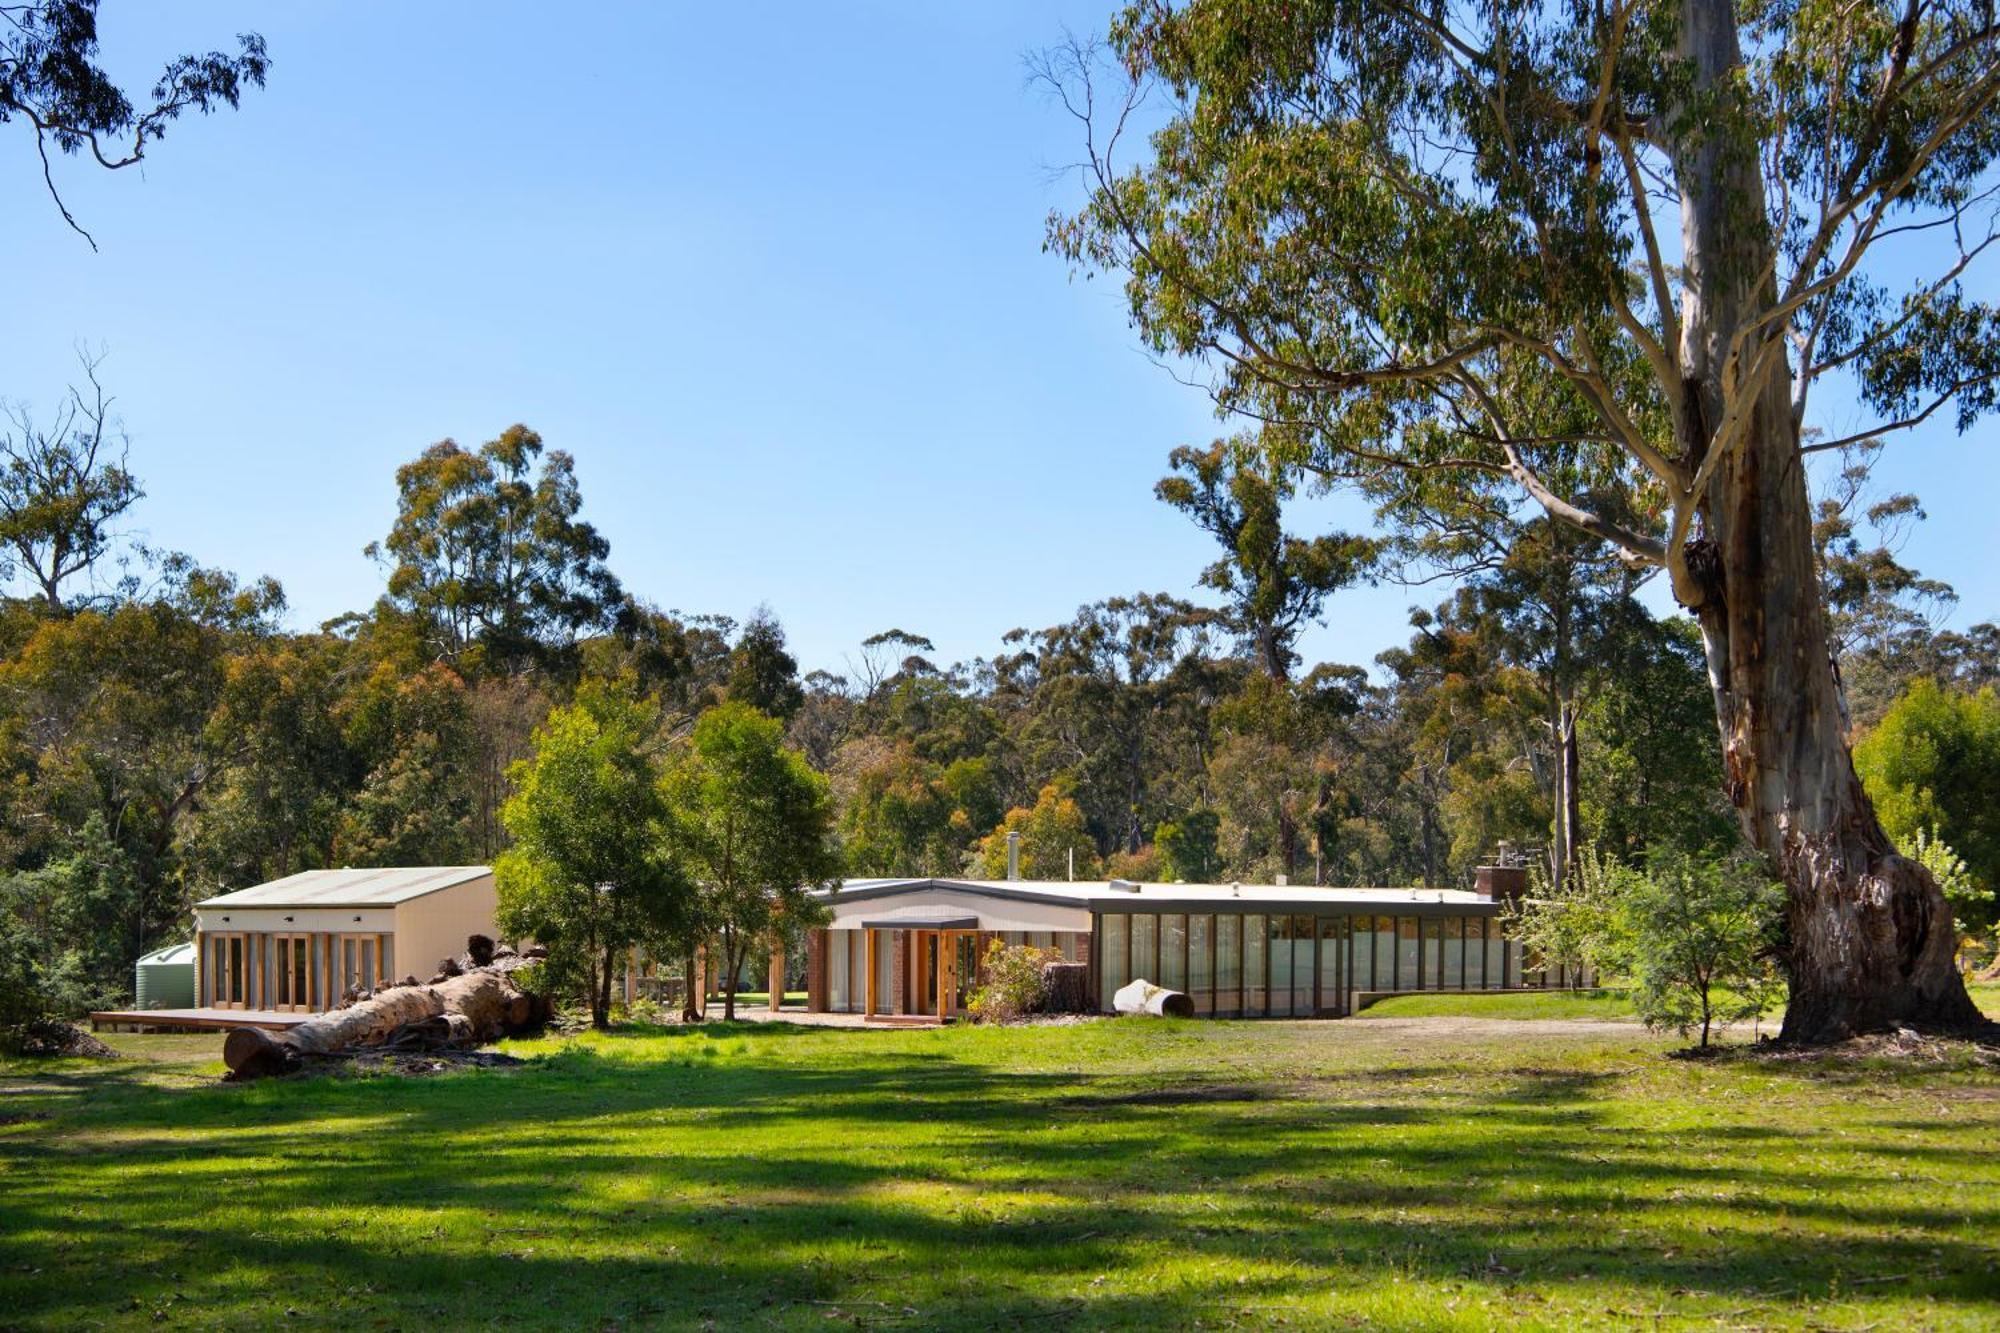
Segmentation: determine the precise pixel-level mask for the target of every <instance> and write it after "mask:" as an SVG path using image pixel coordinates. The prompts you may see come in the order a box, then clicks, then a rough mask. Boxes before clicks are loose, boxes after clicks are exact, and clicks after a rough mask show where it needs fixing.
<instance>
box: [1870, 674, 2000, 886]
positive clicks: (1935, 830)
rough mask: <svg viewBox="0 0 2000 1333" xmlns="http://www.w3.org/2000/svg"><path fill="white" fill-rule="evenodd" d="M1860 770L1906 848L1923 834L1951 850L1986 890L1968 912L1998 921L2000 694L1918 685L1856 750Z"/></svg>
mask: <svg viewBox="0 0 2000 1333" xmlns="http://www.w3.org/2000/svg"><path fill="white" fill-rule="evenodd" d="M1854 766H1855V769H1856V770H1857V771H1858V772H1859V773H1860V774H1861V780H1862V782H1863V784H1864V785H1865V786H1866V787H1867V789H1868V795H1869V798H1870V799H1871V800H1873V801H1874V803H1875V811H1876V813H1877V815H1879V816H1880V817H1881V820H1882V827H1883V828H1884V829H1885V830H1887V831H1888V834H1889V836H1890V837H1892V838H1894V839H1895V840H1896V842H1897V844H1898V845H1899V846H1902V847H1904V848H1905V849H1908V848H1911V847H1914V846H1915V844H1916V840H1917V838H1918V837H1919V835H1922V836H1924V837H1928V838H1935V839H1937V840H1939V841H1942V842H1944V843H1947V844H1949V845H1950V847H1951V849H1952V850H1953V851H1955V852H1956V853H1958V855H1959V856H1961V857H1963V858H1964V861H1965V865H1966V868H1967V869H1968V870H1969V871H1970V873H1971V875H1972V877H1973V879H1974V880H1975V881H1976V882H1977V884H1978V886H1979V890H1980V893H1979V895H1978V901H1975V902H1971V903H1967V904H1966V910H1967V911H1968V912H1969V913H1970V915H1971V916H1972V919H1973V921H1974V922H1975V923H1976V924H1984V923H1987V922H1991V921H1992V920H1993V919H1994V917H1995V915H1996V900H1995V897H1994V895H1995V893H1996V891H1997V890H2000V801H1996V800H1995V799H1994V793H1996V792H2000V691H1996V690H1995V689H1994V688H1993V687H1992V686H1988V687H1986V688H1984V689H1981V690H1979V691H1977V692H1976V693H1974V692H1966V691H1959V690H1952V689H1947V688H1945V687H1943V686H1940V685H1939V684H1937V683H1936V682H1935V681H1930V680H1919V681H1917V682H1916V683H1915V684H1913V685H1912V686H1911V687H1910V689H1909V692H1908V693H1906V694H1905V695H1903V697H1902V698H1900V699H1898V700H1897V701H1896V702H1895V704H1893V705H1892V706H1891V707H1890V709H1889V711H1888V712H1887V713H1886V714H1884V715H1883V718H1882V721H1881V723H1880V724H1879V725H1878V726H1876V728H1875V729H1874V730H1873V731H1871V732H1869V733H1868V734H1867V735H1866V736H1864V737H1863V738H1862V739H1861V742H1860V743H1859V744H1858V745H1856V746H1855V747H1854Z"/></svg>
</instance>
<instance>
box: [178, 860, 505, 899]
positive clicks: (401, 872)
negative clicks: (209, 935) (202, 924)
mask: <svg viewBox="0 0 2000 1333" xmlns="http://www.w3.org/2000/svg"><path fill="white" fill-rule="evenodd" d="M492 873H493V867H491V866H396V867H386V868H383V869H380V870H302V871H300V872H299V873H298V874H296V875H287V876H285V877H284V878H283V879H274V880H272V881H271V882H270V883H268V884H258V885H256V886H254V887H252V888H248V889H238V890H236V892H234V893H225V894H223V895H222V896H221V897H219V898H208V899H205V900H204V901H202V902H199V903H196V904H195V906H197V907H394V906H395V905H396V904H397V903H406V902H408V901H410V899H412V898H421V897H423V896H424V895H425V894H427V893H436V892H437V891H438V890H439V889H448V888H450V887H452V886H453V885H454V884H463V883H465V882H466V881H468V880H474V879H478V878H480V877H481V876H482V875H490V874H492Z"/></svg>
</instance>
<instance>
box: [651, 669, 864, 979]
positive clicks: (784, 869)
mask: <svg viewBox="0 0 2000 1333" xmlns="http://www.w3.org/2000/svg"><path fill="white" fill-rule="evenodd" d="M664 790H665V793H666V797H667V801H668V805H669V807H670V810H671V819H672V830H673V842H674V846H675V849H676V851H677V852H678V854H679V855H680V856H681V857H683V858H684V860H685V863H686V865H687V868H688V871H689V873H690V874H691V875H692V876H693V878H694V881H695V883H696V885H697V887H698V894H697V898H696V913H697V920H698V922H699V925H700V927H701V929H702V931H703V933H710V932H713V933H715V934H718V935H719V936H720V937H721V942H722V954H723V957H722V964H723V966H722V975H723V977H724V979H725V980H724V985H725V991H724V996H725V999H724V1006H725V1007H724V1012H725V1013H726V1014H727V1015H728V1016H729V1017H731V1018H733V1017H735V1010H736V987H737V980H738V978H739V976H740V974H741V972H742V966H743V960H744V958H745V956H746V955H747V954H748V953H750V952H752V951H754V950H755V949H757V948H758V947H759V946H760V945H761V944H762V943H763V942H764V941H765V940H766V939H767V938H768V937H769V936H770V935H771V934H772V933H773V932H774V931H776V932H781V933H783V934H784V935H785V936H786V937H787V939H789V940H791V941H793V942H794V944H796V941H797V940H799V939H800V938H802V936H803V932H804V931H805V929H806V928H807V927H809V926H813V925H816V924H818V922H819V920H820V918H821V917H822V916H823V914H824V910H825V909H824V908H821V907H819V906H818V905H817V904H816V903H815V902H814V901H813V900H812V899H811V898H809V897H807V892H808V891H809V890H811V889H813V888H818V887H823V886H825V885H827V884H829V883H831V882H832V881H833V880H834V879H835V878H836V877H838V876H839V874H840V873H841V858H840V850H839V844H838V842H837V841H836V839H835V837H834V808H833V798H832V794H831V792H830V790H829V788H828V785H827V781H826V779H825V778H824V777H822V776H821V775H820V774H818V773H815V772H814V771H813V770H812V768H811V767H810V766H809V765H808V764H807V763H806V762H805V760H804V759H803V758H802V757H801V756H800V755H799V753H798V751H796V750H793V749H790V748H788V747H787V746H786V745H785V743H784V728H783V726H782V725H781V724H780V723H779V722H778V721H777V719H775V718H772V717H768V716H766V715H765V714H763V713H760V712H758V711H757V710H756V709H754V708H752V707H750V706H749V705H748V704H745V703H740V702H736V701H731V702H727V703H722V704H718V705H716V706H715V707H714V708H711V709H709V710H708V711H707V712H706V713H703V714H702V715H701V717H700V718H698V719H697V720H696V722H695V725H694V732H693V734H692V736H691V737H690V738H689V741H688V744H687V746H686V747H685V749H684V750H683V751H682V752H681V753H680V754H679V755H678V756H676V758H675V760H674V762H673V764H672V765H671V767H670V769H669V771H668V773H667V777H666V780H665V783H664Z"/></svg>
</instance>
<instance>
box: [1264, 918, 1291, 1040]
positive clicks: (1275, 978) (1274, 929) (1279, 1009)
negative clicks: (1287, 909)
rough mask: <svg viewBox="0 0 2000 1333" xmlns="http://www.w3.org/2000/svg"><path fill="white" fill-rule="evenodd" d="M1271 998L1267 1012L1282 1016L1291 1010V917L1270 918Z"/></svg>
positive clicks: (1276, 1016) (1274, 1015)
mask: <svg viewBox="0 0 2000 1333" xmlns="http://www.w3.org/2000/svg"><path fill="white" fill-rule="evenodd" d="M1270 947H1271V999H1270V1008H1269V1012H1270V1014H1271V1016H1272V1017H1274V1018H1283V1017H1285V1016H1286V1015H1288V1014H1290V1013H1291V1012H1292V918H1291V917H1288V916H1274V917H1272V918H1271V946H1270Z"/></svg>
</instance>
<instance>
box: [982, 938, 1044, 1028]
mask: <svg viewBox="0 0 2000 1333" xmlns="http://www.w3.org/2000/svg"><path fill="white" fill-rule="evenodd" d="M1059 957H1060V956H1059V955H1057V954H1054V953H1051V952H1049V951H1048V950H1046V949H1038V948H1036V947H1035V946H1034V945H1032V944H1008V943H1006V942H1005V941H1004V940H994V941H993V942H992V943H991V944H989V945H987V946H986V957H985V958H984V959H982V960H981V963H980V966H981V969H982V977H981V981H980V984H979V986H978V987H977V988H976V989H975V990H974V991H973V992H972V997H971V999H970V1000H969V1001H968V1002H967V1005H966V1007H967V1008H968V1009H970V1010H971V1011H972V1016H973V1017H974V1018H976V1019H978V1020H979V1021H980V1022H982V1023H1012V1022H1014V1021H1016V1020H1018V1019H1019V1018H1021V1017H1022V1016H1023V1015H1026V1014H1032V1013H1034V1012H1035V1011H1036V1010H1038V1009H1040V1008H1041V1007H1042V1004H1043V1003H1044V1000H1045V998H1046V993H1047V989H1046V987H1045V986H1044V985H1043V983H1042V968H1043V966H1044V965H1046V964H1048V963H1050V962H1054V961H1057V960H1058V959H1059Z"/></svg>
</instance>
